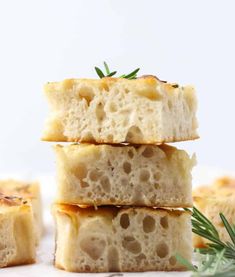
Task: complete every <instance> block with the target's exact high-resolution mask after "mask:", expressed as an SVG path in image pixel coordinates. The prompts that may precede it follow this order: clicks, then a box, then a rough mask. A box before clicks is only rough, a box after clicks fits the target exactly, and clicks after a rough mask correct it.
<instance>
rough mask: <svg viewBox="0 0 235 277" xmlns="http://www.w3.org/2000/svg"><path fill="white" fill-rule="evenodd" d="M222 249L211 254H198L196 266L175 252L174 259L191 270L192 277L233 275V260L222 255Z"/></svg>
mask: <svg viewBox="0 0 235 277" xmlns="http://www.w3.org/2000/svg"><path fill="white" fill-rule="evenodd" d="M224 252H225V251H224V250H222V251H217V252H215V253H214V254H213V255H210V254H206V255H201V254H199V255H200V256H198V266H194V265H193V264H191V263H190V262H189V261H187V260H186V259H184V258H183V257H182V256H181V255H179V254H177V255H176V259H177V261H178V262H179V263H181V264H183V265H184V266H185V267H186V268H187V269H188V270H190V271H192V272H193V273H192V275H191V276H192V277H211V276H214V277H234V276H235V262H234V261H233V260H231V259H227V258H225V257H224Z"/></svg>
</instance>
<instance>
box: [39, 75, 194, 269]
mask: <svg viewBox="0 0 235 277" xmlns="http://www.w3.org/2000/svg"><path fill="white" fill-rule="evenodd" d="M45 93H46V96H47V98H48V102H49V105H50V109H51V110H50V114H49V118H48V120H47V124H46V128H45V131H44V136H43V140H46V141H55V142H73V144H69V145H56V146H55V147H54V148H55V152H56V161H57V182H58V189H57V196H56V200H55V204H54V205H53V214H54V217H55V221H56V253H55V265H56V267H58V268H61V269H65V270H67V271H74V272H109V271H111V272H115V271H150V270H165V271H169V270H184V269H185V268H184V266H182V265H181V264H180V263H178V262H177V260H176V258H175V254H176V253H178V254H180V255H181V256H183V257H184V258H186V259H188V260H191V255H192V233H191V219H190V217H191V215H190V213H189V212H185V211H183V209H178V208H184V207H191V206H192V189H191V169H192V167H193V165H194V163H195V161H194V157H190V156H189V155H188V154H187V153H186V152H185V151H183V150H179V149H177V148H175V147H172V146H169V145H166V144H164V143H165V142H175V141H182V140H191V139H196V138H197V137H198V135H197V121H196V117H195V113H196V98H195V91H194V89H193V88H192V87H191V86H185V87H180V86H179V85H177V84H169V83H166V82H163V81H160V80H159V79H158V78H156V77H154V76H145V77H141V78H137V79H133V80H128V79H124V78H102V79H100V80H94V79H69V80H64V81H62V82H58V83H48V84H46V86H45Z"/></svg>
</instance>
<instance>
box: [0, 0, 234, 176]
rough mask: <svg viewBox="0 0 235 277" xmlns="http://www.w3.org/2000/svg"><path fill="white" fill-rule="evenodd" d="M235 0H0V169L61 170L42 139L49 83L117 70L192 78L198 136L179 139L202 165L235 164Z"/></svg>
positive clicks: (185, 80)
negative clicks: (106, 67) (184, 140)
mask: <svg viewBox="0 0 235 277" xmlns="http://www.w3.org/2000/svg"><path fill="white" fill-rule="evenodd" d="M234 31H235V2H234V1H232V0H231V1H222V0H221V1H199V0H197V1H188V0H185V1H183V0H182V1H180V0H178V1H173V0H172V1H166V0H165V1H156V0H155V1H154V0H152V1H151V0H142V1H138V0H118V1H112V0H97V1H95V0H83V1H82V0H80V1H79V0H74V1H72V0H70V1H69V0H64V1H59V0H50V1H48V0H45V1H43V0H40V1H32V0H21V1H18V0H15V1H13V0H8V1H1V2H0V80H1V83H0V93H1V98H0V128H1V129H0V130H1V131H0V172H7V173H9V174H11V173H15V172H21V173H22V172H23V173H25V174H30V175H32V176H37V175H42V174H49V173H53V171H54V155H53V151H52V149H51V144H49V143H45V142H41V141H40V136H41V133H42V128H43V122H44V120H45V117H46V115H47V111H48V110H47V103H46V100H45V98H44V95H43V93H42V87H43V84H44V83H45V82H47V81H59V80H62V79H64V78H71V77H96V75H95V73H94V70H93V67H94V66H95V65H98V66H101V65H102V61H103V60H106V61H107V62H108V63H109V64H110V67H111V68H112V69H115V70H118V71H119V72H120V73H126V72H128V71H129V72H130V71H131V70H133V69H135V68H137V67H140V68H141V71H140V74H155V75H157V76H158V77H159V78H161V79H163V80H168V81H172V82H178V83H180V84H194V85H195V87H196V89H197V91H198V99H199V112H198V118H199V123H200V129H199V132H200V136H201V139H200V140H198V141H194V142H187V143H180V144H178V146H179V147H181V148H185V149H187V150H190V151H191V152H193V151H195V152H196V153H197V156H198V163H199V164H200V165H209V166H213V167H218V168H224V169H226V170H235V151H234V140H235V131H234V129H235V126H234V119H235V70H234V68H235V32H234Z"/></svg>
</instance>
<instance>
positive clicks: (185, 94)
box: [42, 76, 198, 144]
mask: <svg viewBox="0 0 235 277" xmlns="http://www.w3.org/2000/svg"><path fill="white" fill-rule="evenodd" d="M45 93H46V96H47V99H48V102H49V105H50V110H51V111H50V114H49V118H48V120H47V124H46V128H45V131H44V134H43V138H42V139H43V140H46V141H73V142H96V143H123V142H128V143H134V144H156V143H163V142H173V141H182V140H191V139H196V138H198V134H197V120H196V117H195V113H196V108H197V101H196V96H195V91H194V88H193V87H191V86H185V87H180V86H178V85H177V84H169V83H165V82H162V81H159V80H158V79H157V78H154V77H152V76H149V77H145V78H138V79H136V80H127V79H124V78H103V79H100V80H95V79H69V80H64V81H62V82H58V83H48V84H46V85H45Z"/></svg>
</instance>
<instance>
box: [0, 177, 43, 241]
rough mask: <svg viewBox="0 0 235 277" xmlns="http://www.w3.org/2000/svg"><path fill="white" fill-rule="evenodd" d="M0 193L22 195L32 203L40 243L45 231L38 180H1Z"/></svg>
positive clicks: (37, 237) (37, 239)
mask: <svg viewBox="0 0 235 277" xmlns="http://www.w3.org/2000/svg"><path fill="white" fill-rule="evenodd" d="M0 193H3V194H4V195H10V196H18V197H22V198H24V200H27V201H28V202H29V203H31V205H32V209H33V216H34V224H35V227H36V228H35V229H36V243H37V244H39V240H40V238H41V236H42V232H43V220H42V203H41V194H40V186H39V184H38V183H36V182H34V183H29V182H24V181H19V180H13V179H8V180H0Z"/></svg>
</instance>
